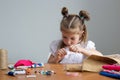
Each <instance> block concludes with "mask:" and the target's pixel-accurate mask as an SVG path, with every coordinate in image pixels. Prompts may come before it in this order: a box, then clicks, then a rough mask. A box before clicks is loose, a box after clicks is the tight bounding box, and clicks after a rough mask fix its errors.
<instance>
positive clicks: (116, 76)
mask: <svg viewBox="0 0 120 80" xmlns="http://www.w3.org/2000/svg"><path fill="white" fill-rule="evenodd" d="M99 74H100V75H103V76H107V77H111V78H117V79H120V75H119V74H113V73H109V72H105V71H100V72H99Z"/></svg>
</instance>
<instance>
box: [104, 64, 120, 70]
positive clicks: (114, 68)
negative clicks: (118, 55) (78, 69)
mask: <svg viewBox="0 0 120 80" xmlns="http://www.w3.org/2000/svg"><path fill="white" fill-rule="evenodd" d="M102 68H103V69H108V70H116V71H120V65H103V66H102Z"/></svg>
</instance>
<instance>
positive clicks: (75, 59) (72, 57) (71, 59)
mask: <svg viewBox="0 0 120 80" xmlns="http://www.w3.org/2000/svg"><path fill="white" fill-rule="evenodd" d="M60 41H61V40H55V41H53V42H52V43H51V44H50V54H52V55H53V56H55V54H56V53H55V52H56V51H57V48H58V46H59V43H60ZM80 46H81V45H80ZM82 47H83V48H85V49H87V50H90V49H95V43H94V42H92V41H88V42H87V44H85V45H83V46H82ZM65 49H66V52H67V55H65V57H64V58H63V59H62V60H61V61H60V63H82V61H83V59H84V58H86V56H85V55H83V54H82V53H75V52H72V51H70V50H69V49H68V48H65Z"/></svg>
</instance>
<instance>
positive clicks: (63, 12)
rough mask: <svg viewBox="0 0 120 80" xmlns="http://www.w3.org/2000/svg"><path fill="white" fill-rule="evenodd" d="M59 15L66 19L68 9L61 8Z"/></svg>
mask: <svg viewBox="0 0 120 80" xmlns="http://www.w3.org/2000/svg"><path fill="white" fill-rule="evenodd" d="M61 13H62V15H63V16H65V17H67V16H68V9H67V8H66V7H63V8H62V11H61Z"/></svg>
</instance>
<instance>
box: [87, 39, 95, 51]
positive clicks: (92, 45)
mask: <svg viewBox="0 0 120 80" xmlns="http://www.w3.org/2000/svg"><path fill="white" fill-rule="evenodd" d="M86 49H88V50H89V49H96V47H95V43H94V42H92V41H88V43H87V46H86Z"/></svg>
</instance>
